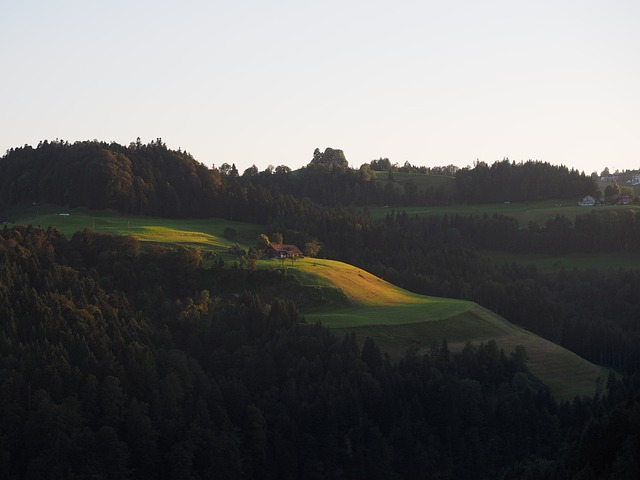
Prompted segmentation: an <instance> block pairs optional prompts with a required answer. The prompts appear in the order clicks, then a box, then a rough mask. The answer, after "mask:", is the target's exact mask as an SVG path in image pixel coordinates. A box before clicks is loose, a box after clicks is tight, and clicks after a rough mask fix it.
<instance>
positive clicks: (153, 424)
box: [0, 226, 640, 480]
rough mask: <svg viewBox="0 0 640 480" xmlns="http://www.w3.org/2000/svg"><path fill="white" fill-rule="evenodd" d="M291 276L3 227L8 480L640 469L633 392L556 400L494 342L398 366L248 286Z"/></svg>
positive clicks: (101, 238)
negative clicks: (568, 401)
mask: <svg viewBox="0 0 640 480" xmlns="http://www.w3.org/2000/svg"><path fill="white" fill-rule="evenodd" d="M292 281H293V279H292V277H291V276H286V275H283V274H282V273H281V272H277V271H267V270H258V271H251V270H243V269H237V268H235V269H234V268H231V269H227V268H223V267H222V266H221V265H220V264H219V263H214V265H213V266H212V267H210V268H204V267H203V266H202V264H201V262H200V259H199V256H198V254H197V252H194V251H189V250H186V249H178V250H165V249H149V250H146V251H142V250H140V249H139V247H138V245H137V243H136V241H135V240H134V239H133V238H132V237H124V236H120V237H116V236H108V235H100V234H97V233H95V232H93V231H89V230H85V231H82V232H78V233H77V234H75V235H74V236H73V237H72V238H70V239H67V238H65V237H64V236H62V235H60V234H59V233H58V232H56V231H55V230H53V229H48V230H47V231H43V230H39V229H34V228H32V227H21V226H16V227H14V228H11V229H9V228H7V227H6V226H5V227H4V228H3V229H2V230H0V319H1V321H0V478H7V479H13V478H29V479H32V478H33V479H35V478H105V479H106V478H109V479H111V478H113V479H116V478H118V479H119V478H153V479H174V478H214V477H215V478H243V479H247V480H249V479H253V478H256V479H257V478H260V479H297V478H353V479H359V478H362V479H365V478H366V479H387V478H424V476H425V472H426V473H428V475H429V476H432V477H433V478H442V479H478V478H487V479H488V478H504V479H516V478H541V479H542V478H635V477H634V476H633V471H634V470H633V469H634V468H635V469H636V471H637V463H635V462H636V458H637V457H636V456H635V455H636V453H635V452H636V449H637V448H638V447H637V446H638V441H637V432H638V429H639V428H640V421H639V418H640V415H639V405H640V403H638V402H634V401H633V400H632V398H633V397H632V393H631V392H633V391H634V389H635V388H637V387H634V386H633V385H632V384H630V383H628V382H626V381H625V382H624V383H623V382H620V381H618V380H617V379H616V378H615V376H611V377H610V378H609V381H608V383H607V390H606V395H604V396H597V397H596V398H593V399H590V398H583V399H579V398H577V399H576V400H575V401H573V402H572V403H563V404H557V403H556V402H555V401H554V400H553V398H551V397H550V396H549V394H548V392H546V391H545V390H540V389H539V388H537V386H536V382H535V381H533V379H532V378H531V377H530V375H529V373H528V371H527V368H526V366H525V364H524V362H523V360H524V355H523V354H524V352H522V351H516V352H515V353H513V354H511V355H506V354H505V353H504V352H502V351H500V350H499V349H498V348H497V346H496V344H495V343H488V344H483V345H479V346H471V345H469V346H467V347H466V348H465V349H464V350H463V351H462V352H461V353H460V354H453V353H450V352H449V350H448V348H447V345H446V343H442V344H441V345H440V346H437V345H436V346H434V348H433V350H432V351H431V352H430V353H428V354H425V355H420V356H418V355H417V354H416V353H415V352H413V353H411V352H409V353H408V354H407V355H406V356H405V358H403V360H402V361H400V362H399V363H398V364H397V365H393V364H391V363H390V362H389V361H388V359H387V358H385V357H384V356H383V355H382V353H381V352H380V351H379V349H378V347H377V346H376V345H375V343H374V342H372V341H370V340H369V341H366V342H365V343H364V345H362V347H360V346H359V345H358V344H357V343H356V341H355V338H354V337H353V336H346V337H345V338H343V339H338V338H337V337H336V336H334V335H333V334H332V333H331V332H330V331H329V330H327V329H326V328H324V327H322V326H321V325H319V324H318V325H307V324H305V322H304V319H303V318H302V317H301V315H300V314H299V312H298V310H297V308H296V307H295V305H294V304H293V303H291V302H290V301H287V300H284V299H281V298H277V297H276V296H273V295H266V294H265V295H264V296H263V297H260V296H259V295H257V294H256V292H255V291H251V288H252V286H255V285H274V286H279V287H280V288H279V289H276V290H280V291H282V292H287V291H290V290H291V289H295V288H296V285H295V284H294V283H292ZM238 289H246V290H245V291H244V292H243V291H242V290H238ZM274 291H275V290H274ZM263 293H264V291H263ZM603 393H604V391H603ZM628 473H632V476H631V477H624V476H620V474H628Z"/></svg>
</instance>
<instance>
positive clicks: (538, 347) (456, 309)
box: [9, 206, 608, 399]
mask: <svg viewBox="0 0 640 480" xmlns="http://www.w3.org/2000/svg"><path fill="white" fill-rule="evenodd" d="M9 215H10V218H12V220H14V221H15V222H16V223H20V224H31V225H34V226H40V227H42V228H47V227H48V226H53V227H55V228H57V229H58V230H60V231H61V232H63V233H65V234H67V235H71V234H73V233H74V232H75V231H77V230H81V229H83V228H92V229H95V230H96V231H98V232H103V233H113V234H120V235H133V236H134V237H136V238H138V239H139V240H140V241H142V242H151V243H168V244H178V245H184V246H190V247H197V248H200V249H202V250H210V251H224V250H226V248H228V246H229V245H230V244H231V243H232V242H231V241H230V240H228V239H225V238H223V237H222V233H223V231H224V229H225V228H233V229H234V230H235V231H236V232H237V239H236V241H237V242H238V243H239V244H240V245H241V246H244V247H246V246H247V245H249V244H251V243H253V242H254V241H255V239H256V238H257V236H258V235H259V234H260V233H261V232H262V230H263V228H262V227H261V226H259V225H253V224H243V223H239V222H229V221H225V220H219V219H198V220H172V219H161V218H152V217H135V216H125V215H120V214H116V213H114V212H111V211H97V212H96V211H88V210H85V209H71V210H61V209H59V208H55V207H44V206H41V207H33V208H31V207H30V208H27V209H22V210H13V211H10V212H9ZM258 265H259V267H260V268H274V267H276V268H281V267H283V266H284V267H285V268H286V269H287V272H288V273H290V274H292V275H295V276H296V277H297V278H298V279H299V281H300V282H301V283H302V284H303V285H310V286H314V287H315V288H326V289H328V290H329V289H331V290H332V291H335V290H336V289H339V290H341V291H342V292H343V293H344V295H345V296H346V298H347V299H348V301H349V302H350V306H344V305H341V306H339V307H337V308H328V307H326V306H324V307H322V306H320V307H318V306H316V307H314V308H313V309H310V310H309V311H306V312H304V313H305V316H306V318H307V320H308V321H310V322H315V321H321V322H322V323H323V324H325V325H326V326H328V327H329V328H331V329H333V330H334V331H336V332H354V333H355V334H356V336H357V338H358V339H359V340H360V341H364V339H365V338H367V337H371V338H373V339H374V340H376V342H377V343H378V345H379V346H380V348H381V349H382V350H383V351H386V352H388V353H389V355H390V357H391V358H392V359H398V358H400V357H401V356H402V355H403V354H404V353H405V352H406V351H407V349H409V348H414V349H417V350H418V351H428V350H429V348H430V347H431V346H432V345H433V344H434V343H440V342H441V341H442V339H443V338H446V339H447V341H448V343H449V348H450V349H451V350H452V351H456V350H460V349H462V348H463V347H464V345H465V344H466V343H467V342H472V343H478V342H487V341H489V340H495V341H496V342H497V343H498V345H499V346H500V347H501V348H503V349H504V350H505V351H506V352H510V351H512V350H513V349H514V348H515V347H516V346H517V345H520V344H521V345H524V346H525V348H526V350H527V352H528V354H529V357H530V360H529V363H528V365H529V368H530V370H531V372H532V373H533V374H534V375H536V376H537V377H538V378H539V379H540V380H541V381H542V382H544V383H545V384H546V385H547V386H549V387H550V388H551V389H552V391H553V392H554V393H555V395H556V396H557V397H558V398H560V399H570V398H573V397H574V396H575V395H592V394H593V393H594V391H595V386H596V379H597V378H598V377H600V378H602V379H605V378H607V375H608V371H607V370H606V369H604V368H601V367H598V366H596V365H593V364H591V363H589V362H587V361H586V360H584V359H582V358H580V357H578V356H577V355H575V354H573V353H571V352H569V351H568V350H565V349H563V348H561V347H559V346H557V345H555V344H553V343H551V342H549V341H547V340H544V339H542V338H540V337H538V336H536V335H533V334H532V333H530V332H527V331H525V330H523V329H521V328H519V327H516V326H515V325H513V324H511V323H509V322H507V321H506V320H505V319H503V318H502V317H500V316H498V315H496V314H494V313H492V312H490V311H488V310H486V309H484V308H482V307H480V306H478V305H477V304H475V303H472V302H468V301H464V300H454V299H446V298H436V297H427V296H423V295H417V294H414V293H411V292H408V291H406V290H403V289H401V288H399V287H396V286H394V285H391V284H390V283H388V282H385V281H384V280H382V279H380V278H378V277H375V276H374V275H372V274H370V273H368V272H366V271H364V270H362V269H359V268H357V267H354V266H351V265H347V264H344V263H341V262H336V261H332V260H320V259H300V260H296V261H295V262H293V263H291V262H289V261H286V262H280V261H276V260H261V261H259V262H258Z"/></svg>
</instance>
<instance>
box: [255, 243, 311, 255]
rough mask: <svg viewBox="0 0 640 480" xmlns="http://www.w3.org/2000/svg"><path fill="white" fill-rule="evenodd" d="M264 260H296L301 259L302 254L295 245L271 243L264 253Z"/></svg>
mask: <svg viewBox="0 0 640 480" xmlns="http://www.w3.org/2000/svg"><path fill="white" fill-rule="evenodd" d="M264 256H265V257H266V258H297V257H302V256H303V255H302V252H301V251H300V249H299V248H298V247H296V246H295V245H285V244H284V243H272V244H270V245H269V246H268V247H267V248H266V249H265V251H264Z"/></svg>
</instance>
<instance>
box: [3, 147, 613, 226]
mask: <svg viewBox="0 0 640 480" xmlns="http://www.w3.org/2000/svg"><path fill="white" fill-rule="evenodd" d="M410 174H413V175H410ZM598 192H599V190H598V184H597V181H596V178H595V177H594V176H587V175H585V174H584V173H579V172H578V171H577V170H574V169H568V168H567V167H564V166H553V165H551V164H549V163H545V162H540V161H527V162H520V163H516V162H512V161H509V160H508V159H505V160H503V161H500V162H496V163H494V164H493V165H491V166H489V165H487V164H486V163H483V162H476V164H475V165H474V166H473V168H469V167H467V168H462V169H460V168H457V167H455V166H453V165H449V166H446V167H430V168H428V167H414V166H412V165H410V164H408V163H405V164H404V165H403V166H402V167H398V166H397V165H394V164H391V162H390V161H389V160H388V159H383V158H381V159H378V160H372V161H371V162H370V163H368V164H364V165H362V166H360V167H359V168H350V167H349V166H348V162H347V160H346V157H345V155H344V153H343V152H342V151H341V150H337V149H332V148H327V149H326V150H325V151H324V152H320V151H319V150H318V149H316V150H315V152H314V153H313V157H312V159H311V161H310V162H309V164H308V165H307V166H305V167H302V168H301V169H299V170H296V171H292V170H291V169H290V168H289V167H287V166H285V165H280V166H277V167H273V166H269V167H268V168H266V169H265V170H264V171H259V170H258V168H257V167H255V166H252V167H250V168H248V169H246V170H245V171H244V172H243V173H242V174H240V172H238V170H237V169H236V167H235V165H229V164H227V163H223V164H222V165H220V166H219V167H215V166H213V167H207V166H206V165H204V164H202V163H200V162H198V161H196V160H195V159H194V158H193V157H192V156H191V155H190V154H189V153H187V152H184V151H182V150H171V149H169V148H167V146H166V145H165V144H164V143H163V142H162V140H161V139H158V140H157V141H152V142H150V143H148V144H142V143H141V142H140V141H138V142H135V143H131V144H130V145H128V146H123V145H119V144H117V143H106V142H100V141H95V140H94V141H82V142H75V143H69V142H62V141H54V142H48V141H43V142H40V143H39V144H38V146H37V147H35V148H34V147H31V146H28V145H25V146H24V147H18V148H12V149H10V150H8V151H7V153H6V154H5V155H4V156H3V157H2V158H0V201H1V202H3V203H4V204H5V205H7V206H9V205H15V204H20V203H27V204H31V203H33V202H36V203H54V204H59V205H69V206H85V207H88V208H91V209H105V208H110V209H115V210H118V211H121V212H124V213H130V214H141V215H161V216H171V217H186V216H191V217H198V216H218V217H225V218H233V219H235V218H237V219H243V220H247V221H260V222H265V221H269V220H272V219H274V218H276V217H278V216H280V215H283V214H287V212H289V211H290V210H291V203H292V202H295V201H303V200H310V201H312V202H314V203H317V204H319V205H324V206H333V207H344V206H367V205H378V206H382V205H390V204H392V205H394V206H406V205H446V204H454V203H460V202H465V203H492V202H517V201H539V200H545V199H570V200H571V201H576V202H577V201H578V200H579V199H582V198H583V197H585V196H586V195H592V196H595V197H596V198H599V197H600V196H601V194H599V193H598Z"/></svg>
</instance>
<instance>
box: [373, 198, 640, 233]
mask: <svg viewBox="0 0 640 480" xmlns="http://www.w3.org/2000/svg"><path fill="white" fill-rule="evenodd" d="M577 202H578V199H576V201H575V202H569V201H567V200H556V201H554V200H548V201H543V202H525V203H491V204H486V205H466V204H460V205H448V206H443V207H437V206H408V207H403V206H393V205H390V206H388V207H369V208H368V209H367V211H368V213H369V216H370V217H371V218H372V219H374V220H375V219H381V218H384V217H385V216H386V215H387V214H388V213H390V212H402V211H404V212H406V213H407V215H409V216H414V215H417V216H420V217H422V216H439V215H477V216H483V215H489V216H491V215H494V214H500V215H506V216H509V217H513V218H515V219H516V220H518V223H519V224H520V225H521V226H525V225H527V224H529V222H536V223H538V224H539V225H543V224H544V223H545V222H546V221H547V220H548V219H550V218H555V217H556V216H557V215H560V216H564V217H566V218H567V219H569V220H570V221H572V222H573V221H574V219H575V217H576V215H583V214H587V213H589V212H591V211H596V212H601V211H605V212H606V211H620V210H628V209H633V208H635V209H637V208H638V207H637V205H606V206H596V207H580V206H578V204H577Z"/></svg>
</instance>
